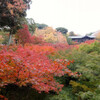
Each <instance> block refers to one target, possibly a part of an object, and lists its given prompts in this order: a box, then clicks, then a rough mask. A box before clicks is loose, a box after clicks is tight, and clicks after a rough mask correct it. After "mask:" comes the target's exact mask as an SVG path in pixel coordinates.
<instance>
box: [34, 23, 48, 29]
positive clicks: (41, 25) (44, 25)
mask: <svg viewBox="0 0 100 100" xmlns="http://www.w3.org/2000/svg"><path fill="white" fill-rule="evenodd" d="M36 26H37V28H38V29H43V28H45V27H48V25H46V24H39V23H36Z"/></svg>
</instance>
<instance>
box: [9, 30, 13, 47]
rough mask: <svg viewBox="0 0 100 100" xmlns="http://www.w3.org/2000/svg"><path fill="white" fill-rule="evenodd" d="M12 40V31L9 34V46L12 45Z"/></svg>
mask: <svg viewBox="0 0 100 100" xmlns="http://www.w3.org/2000/svg"><path fill="white" fill-rule="evenodd" d="M11 40H12V31H10V33H9V40H8V45H10V44H11Z"/></svg>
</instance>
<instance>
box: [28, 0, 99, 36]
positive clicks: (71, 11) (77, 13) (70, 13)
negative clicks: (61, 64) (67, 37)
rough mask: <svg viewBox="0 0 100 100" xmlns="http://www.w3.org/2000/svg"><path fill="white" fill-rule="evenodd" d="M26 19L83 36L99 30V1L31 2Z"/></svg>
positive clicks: (47, 0)
mask: <svg viewBox="0 0 100 100" xmlns="http://www.w3.org/2000/svg"><path fill="white" fill-rule="evenodd" d="M27 17H28V18H33V19H34V20H35V22H36V23H44V24H47V25H48V26H51V27H53V28H56V27H65V28H67V29H68V30H69V31H74V32H75V33H76V34H81V35H85V34H86V33H90V32H95V31H98V30H100V0H33V3H32V5H31V9H30V10H28V11H27Z"/></svg>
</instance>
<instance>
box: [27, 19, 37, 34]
mask: <svg viewBox="0 0 100 100" xmlns="http://www.w3.org/2000/svg"><path fill="white" fill-rule="evenodd" d="M26 21H27V25H28V27H29V31H30V33H31V34H32V35H33V33H34V31H35V29H36V23H35V21H34V19H32V18H27V19H26Z"/></svg>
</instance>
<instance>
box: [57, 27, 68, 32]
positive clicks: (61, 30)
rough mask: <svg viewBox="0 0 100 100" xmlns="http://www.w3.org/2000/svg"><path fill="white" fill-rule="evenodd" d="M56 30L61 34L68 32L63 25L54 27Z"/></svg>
mask: <svg viewBox="0 0 100 100" xmlns="http://www.w3.org/2000/svg"><path fill="white" fill-rule="evenodd" d="M56 30H57V31H58V32H61V33H62V34H66V33H67V32H68V29H66V28H63V27H58V28H56Z"/></svg>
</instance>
